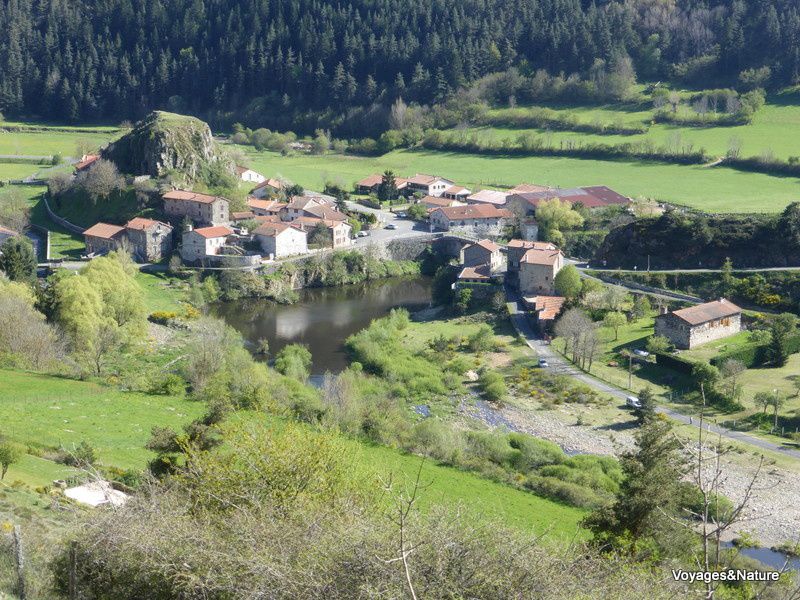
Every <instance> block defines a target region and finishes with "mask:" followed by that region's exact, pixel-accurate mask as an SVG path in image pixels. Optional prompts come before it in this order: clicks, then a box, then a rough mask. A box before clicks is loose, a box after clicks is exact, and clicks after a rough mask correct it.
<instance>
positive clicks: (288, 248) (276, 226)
mask: <svg viewBox="0 0 800 600" xmlns="http://www.w3.org/2000/svg"><path fill="white" fill-rule="evenodd" d="M253 236H254V238H255V240H256V241H257V242H258V244H259V246H261V250H262V251H263V253H264V256H267V257H269V258H273V259H277V258H284V257H286V256H295V255H298V254H306V253H308V233H307V232H305V231H303V229H302V228H301V227H300V226H299V225H294V224H291V223H283V222H279V223H263V224H262V225H259V227H258V228H257V229H256V230H255V231H253Z"/></svg>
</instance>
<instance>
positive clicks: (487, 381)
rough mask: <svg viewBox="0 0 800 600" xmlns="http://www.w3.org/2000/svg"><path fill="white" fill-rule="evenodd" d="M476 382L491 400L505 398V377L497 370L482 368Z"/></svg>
mask: <svg viewBox="0 0 800 600" xmlns="http://www.w3.org/2000/svg"><path fill="white" fill-rule="evenodd" d="M478 384H479V385H480V387H481V391H483V394H484V396H486V399H487V400H490V401H491V402H500V401H502V400H505V398H506V396H507V395H508V388H507V387H506V382H505V379H504V378H503V376H502V375H500V373H498V372H497V371H491V370H488V369H484V370H483V371H482V372H481V375H480V379H479V380H478Z"/></svg>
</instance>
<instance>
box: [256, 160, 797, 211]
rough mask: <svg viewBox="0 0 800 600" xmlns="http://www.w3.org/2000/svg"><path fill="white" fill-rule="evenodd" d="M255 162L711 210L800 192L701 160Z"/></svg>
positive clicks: (778, 200)
mask: <svg viewBox="0 0 800 600" xmlns="http://www.w3.org/2000/svg"><path fill="white" fill-rule="evenodd" d="M247 155H248V158H249V159H250V160H249V164H250V166H251V167H252V168H254V169H255V170H257V171H259V172H261V173H263V174H264V175H267V176H270V177H286V178H288V179H290V180H291V181H293V182H296V183H299V184H300V185H302V186H304V187H307V188H309V189H322V187H323V185H324V183H325V182H326V181H331V182H334V183H339V184H342V185H345V186H347V187H348V188H349V187H351V186H352V184H353V183H354V182H356V181H358V180H359V179H361V178H363V177H365V176H366V175H369V174H371V173H380V172H382V171H384V170H386V169H392V170H393V171H394V172H395V173H397V174H398V175H407V174H411V175H413V174H414V173H431V174H437V175H442V176H444V177H448V178H450V179H453V180H455V181H456V182H458V183H459V184H462V185H466V186H468V187H471V188H473V189H477V188H481V187H512V186H514V185H516V184H518V183H522V182H526V183H537V184H545V185H552V186H557V187H572V186H581V185H584V186H585V185H608V186H609V187H612V188H614V189H616V190H618V191H619V192H621V193H623V194H625V195H628V196H631V197H649V198H656V199H658V200H661V201H669V202H672V203H675V204H681V205H686V206H691V207H693V208H697V209H701V210H705V211H709V212H778V211H781V210H783V208H784V207H785V206H786V205H787V204H789V203H790V202H793V201H795V200H797V199H798V197H800V180H798V179H795V178H790V177H775V176H771V175H764V174H761V173H747V172H743V171H735V170H733V169H728V168H708V167H704V166H700V165H694V166H681V165H669V164H660V163H644V162H630V161H604V160H588V159H572V158H554V157H511V156H487V155H479V154H462V153H454V152H433V151H408V150H395V151H393V152H390V153H388V154H385V155H383V156H379V157H370V158H363V157H355V156H344V155H340V154H327V155H324V156H311V155H295V156H281V155H280V154H279V153H277V152H256V151H254V150H252V149H248V151H247Z"/></svg>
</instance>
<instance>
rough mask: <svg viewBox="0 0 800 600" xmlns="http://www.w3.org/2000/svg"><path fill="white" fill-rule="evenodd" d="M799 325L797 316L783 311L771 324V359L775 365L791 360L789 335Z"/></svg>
mask: <svg viewBox="0 0 800 600" xmlns="http://www.w3.org/2000/svg"><path fill="white" fill-rule="evenodd" d="M796 327H797V317H796V316H794V315H793V314H791V313H782V314H780V315H778V316H777V317H774V318H773V319H772V320H771V321H770V324H769V333H770V341H769V360H770V362H771V363H772V366H774V367H782V366H784V365H785V364H786V361H787V360H789V335H790V334H791V333H792V332H793V331H794V330H795V328H796Z"/></svg>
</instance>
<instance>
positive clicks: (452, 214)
mask: <svg viewBox="0 0 800 600" xmlns="http://www.w3.org/2000/svg"><path fill="white" fill-rule="evenodd" d="M439 211H441V213H442V214H443V215H444V216H445V217H447V219H448V220H450V221H455V220H458V219H499V218H504V219H508V218H511V216H512V214H511V211H510V210H507V209H505V208H497V207H496V206H494V205H493V204H470V205H468V206H445V207H442V208H437V209H436V210H435V211H433V212H439Z"/></svg>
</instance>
